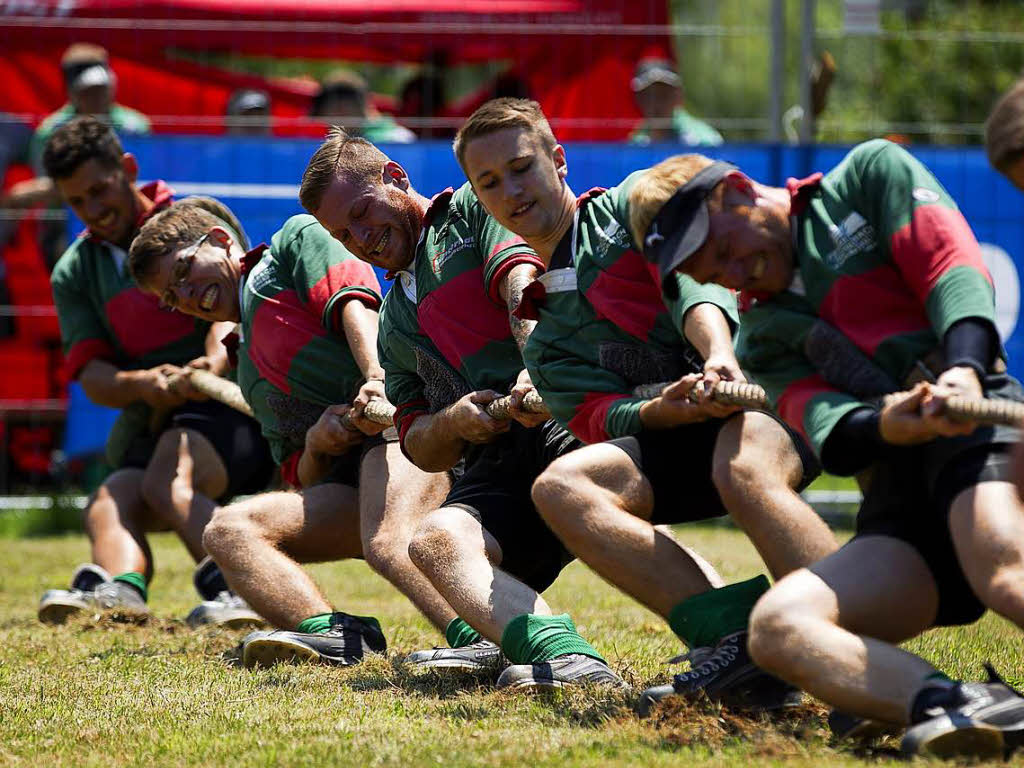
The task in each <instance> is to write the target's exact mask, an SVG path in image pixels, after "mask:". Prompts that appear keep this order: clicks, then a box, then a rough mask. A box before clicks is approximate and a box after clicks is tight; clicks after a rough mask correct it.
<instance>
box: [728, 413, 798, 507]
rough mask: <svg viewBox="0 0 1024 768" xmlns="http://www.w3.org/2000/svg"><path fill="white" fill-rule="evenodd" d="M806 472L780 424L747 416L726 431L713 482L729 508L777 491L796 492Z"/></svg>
mask: <svg viewBox="0 0 1024 768" xmlns="http://www.w3.org/2000/svg"><path fill="white" fill-rule="evenodd" d="M802 470H803V467H802V466H801V465H800V457H799V455H798V454H797V452H796V450H795V449H794V448H793V444H792V440H790V438H789V435H788V433H787V432H786V431H785V430H784V429H783V428H782V427H781V426H780V425H779V424H778V422H776V421H775V420H774V419H772V418H771V417H770V416H767V415H765V414H763V413H744V414H743V415H742V416H741V417H735V418H733V419H731V420H730V421H729V422H728V423H727V424H726V425H725V426H724V427H722V431H721V432H720V433H719V438H718V441H717V442H716V444H715V453H714V457H713V459H712V465H711V479H712V482H713V483H714V485H715V488H716V489H717V490H718V493H719V495H720V496H721V497H722V500H723V501H724V502H725V503H726V505H728V504H729V502H730V501H733V500H736V501H742V500H743V499H745V498H749V497H750V496H752V495H755V494H763V493H764V492H768V491H771V490H772V489H775V488H779V487H784V488H795V487H796V486H797V484H798V483H799V482H800V478H801V476H802V474H803V472H802Z"/></svg>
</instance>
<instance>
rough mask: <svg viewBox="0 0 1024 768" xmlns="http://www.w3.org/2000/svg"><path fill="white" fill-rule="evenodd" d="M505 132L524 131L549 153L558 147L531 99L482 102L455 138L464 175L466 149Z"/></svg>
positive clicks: (539, 109)
mask: <svg viewBox="0 0 1024 768" xmlns="http://www.w3.org/2000/svg"><path fill="white" fill-rule="evenodd" d="M506 128H523V129H525V130H527V131H529V132H530V133H532V134H534V135H535V136H539V137H540V139H541V141H542V142H543V144H544V146H545V148H546V149H548V150H552V149H554V148H555V146H556V145H557V144H558V142H557V141H556V140H555V134H554V133H552V131H551V126H550V125H549V124H548V119H547V118H546V117H545V116H544V112H543V111H542V110H541V108H540V104H538V103H537V102H536V101H532V100H530V99H513V98H501V99H491V100H490V101H488V102H485V103H484V104H482V105H481V106H480V107H478V108H477V110H476V111H475V112H474V113H473V114H472V115H470V116H469V117H468V118H466V122H465V123H463V124H462V127H461V128H459V131H458V133H456V134H455V141H453V142H452V150H453V151H454V152H455V159H456V160H458V161H459V165H460V166H462V170H463V172H465V171H466V162H465V159H466V146H467V145H468V144H469V142H471V141H472V140H473V139H477V138H480V137H481V136H487V135H489V134H492V133H497V132H498V131H503V130H505V129H506Z"/></svg>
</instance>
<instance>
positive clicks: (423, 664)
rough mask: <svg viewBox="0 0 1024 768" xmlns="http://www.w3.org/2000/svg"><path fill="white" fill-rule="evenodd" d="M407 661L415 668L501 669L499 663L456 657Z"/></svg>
mask: <svg viewBox="0 0 1024 768" xmlns="http://www.w3.org/2000/svg"><path fill="white" fill-rule="evenodd" d="M406 663H407V664H408V665H409V666H410V667H412V668H413V669H436V670H439V671H442V670H453V671H457V672H497V671H498V670H499V669H501V667H499V666H498V665H497V664H494V665H490V664H474V663H472V662H470V661H458V660H456V659H442V660H440V661H409V662H406Z"/></svg>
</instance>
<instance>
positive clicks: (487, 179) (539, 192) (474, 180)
mask: <svg viewBox="0 0 1024 768" xmlns="http://www.w3.org/2000/svg"><path fill="white" fill-rule="evenodd" d="M463 164H464V165H465V171H466V176H467V177H469V181H470V183H471V184H472V185H473V191H474V192H476V195H477V197H478V198H479V200H480V202H481V203H482V204H483V206H484V207H485V208H486V209H487V212H488V213H490V214H491V216H493V217H494V218H495V220H497V222H498V223H499V224H501V225H502V226H503V227H505V228H506V229H508V230H510V231H512V232H515V233H516V234H517V235H519V236H520V237H522V238H524V239H525V240H527V242H530V241H531V240H536V239H539V238H542V237H544V236H545V235H548V234H550V233H551V232H552V231H553V229H554V228H556V227H557V226H558V223H559V220H560V214H561V213H562V207H563V205H564V198H565V182H564V179H565V175H566V172H567V166H566V162H565V150H564V149H562V147H561V145H556V146H555V147H554V148H553V149H549V148H548V147H546V146H545V144H544V141H543V139H542V138H541V136H540V135H538V134H537V133H536V132H534V131H531V130H528V129H526V128H518V127H513V128H505V129H502V130H500V131H495V132H494V133H489V134H487V135H485V136H479V137H477V138H475V139H472V140H470V142H469V143H468V144H467V145H466V148H465V152H464V155H463Z"/></svg>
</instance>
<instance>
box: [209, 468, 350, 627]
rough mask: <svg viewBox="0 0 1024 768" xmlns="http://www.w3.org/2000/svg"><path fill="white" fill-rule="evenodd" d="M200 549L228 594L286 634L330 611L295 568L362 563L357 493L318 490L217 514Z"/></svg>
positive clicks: (340, 488) (328, 486)
mask: <svg viewBox="0 0 1024 768" xmlns="http://www.w3.org/2000/svg"><path fill="white" fill-rule="evenodd" d="M203 546H204V547H205V549H206V551H207V552H209V553H210V555H211V557H213V559H214V560H216V561H217V564H218V565H219V566H220V568H221V571H222V572H223V574H224V577H225V579H227V582H228V584H229V585H230V587H231V589H232V590H234V592H235V593H236V594H238V595H240V596H241V597H242V598H243V599H244V600H245V601H246V602H247V603H248V604H249V605H250V606H252V608H253V609H254V610H255V611H256V612H258V613H259V614H260V615H261V616H263V617H265V618H266V619H267V620H268V621H270V622H271V623H272V624H274V625H275V626H278V627H282V628H286V629H294V628H295V627H297V626H298V624H299V622H301V621H303V620H305V619H307V618H309V617H310V616H315V615H318V614H323V613H330V612H331V610H332V609H331V606H330V604H329V603H328V602H327V601H326V599H325V598H324V597H323V595H322V594H321V592H320V590H319V589H318V588H317V587H316V585H315V584H314V583H313V580H312V579H311V578H310V577H309V574H307V573H306V572H305V571H304V570H303V569H302V568H301V567H300V566H299V563H300V562H304V563H309V562H319V561H325V560H341V559H344V558H350V557H361V556H362V546H361V544H360V540H359V500H358V493H357V491H356V490H355V489H354V488H350V487H349V486H346V485H340V484H337V483H325V484H323V485H317V486H314V487H312V488H310V489H308V490H306V491H303V492H302V493H301V494H299V493H288V492H277V493H265V494H262V495H260V496H255V497H253V498H251V499H247V500H245V501H242V502H239V503H237V504H232V505H231V506H228V507H222V508H220V509H218V510H217V511H216V512H215V513H214V515H213V519H212V520H211V521H210V523H209V525H207V527H206V531H205V533H204V534H203Z"/></svg>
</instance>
